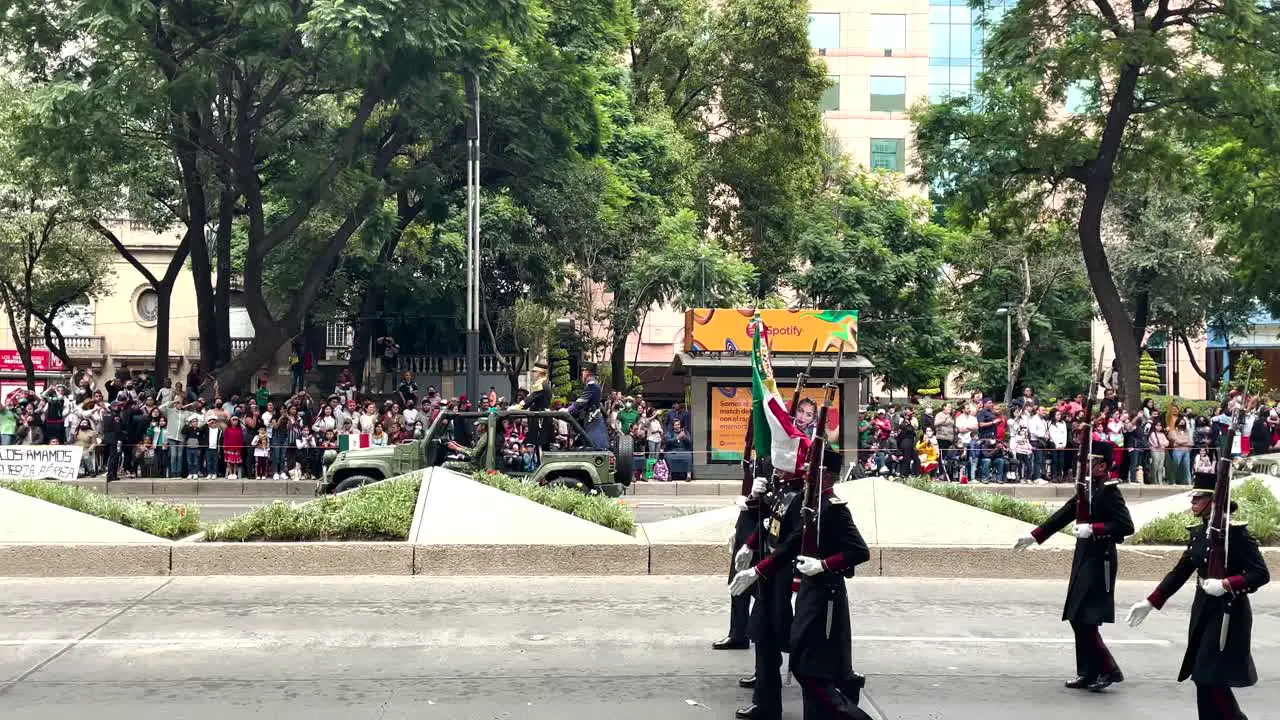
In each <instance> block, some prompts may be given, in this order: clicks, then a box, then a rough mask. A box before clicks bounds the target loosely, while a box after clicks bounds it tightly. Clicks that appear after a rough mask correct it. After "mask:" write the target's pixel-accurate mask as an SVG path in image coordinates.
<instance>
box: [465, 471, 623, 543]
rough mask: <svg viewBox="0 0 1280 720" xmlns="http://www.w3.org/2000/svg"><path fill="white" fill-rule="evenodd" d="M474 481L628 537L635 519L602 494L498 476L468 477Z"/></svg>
mask: <svg viewBox="0 0 1280 720" xmlns="http://www.w3.org/2000/svg"><path fill="white" fill-rule="evenodd" d="M472 477H473V478H475V479H476V481H478V482H482V483H484V484H485V485H488V486H490V487H495V488H497V489H499V490H502V491H503V492H508V493H511V494H512V495H519V496H520V497H522V498H525V499H526V500H532V501H534V502H536V503H538V504H539V505H546V506H547V507H549V508H554V509H556V510H559V511H560V512H563V513H568V514H570V515H573V516H574V517H579V518H582V519H583V520H586V521H587V522H593V523H595V524H596V525H600V526H602V527H607V528H609V529H610V530H617V531H618V532H620V533H624V534H627V535H632V534H634V533H635V530H636V517H635V515H634V514H632V512H631V508H629V507H627V505H626V503H624V502H623V501H622V500H621V499H617V500H615V499H612V498H609V497H606V496H604V495H587V494H585V493H583V492H580V491H578V490H573V489H571V488H566V487H549V486H543V485H532V484H526V483H523V482H521V481H519V480H517V479H516V478H513V477H510V476H508V475H503V474H502V473H487V472H481V473H475V474H474V475H472Z"/></svg>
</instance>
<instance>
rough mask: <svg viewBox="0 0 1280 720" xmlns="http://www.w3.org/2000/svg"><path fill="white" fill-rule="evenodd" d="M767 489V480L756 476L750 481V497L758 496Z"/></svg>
mask: <svg viewBox="0 0 1280 720" xmlns="http://www.w3.org/2000/svg"><path fill="white" fill-rule="evenodd" d="M768 490H769V480H768V479H767V478H762V477H758V478H756V479H755V480H752V481H751V497H760V496H761V495H764V494H765V492H767V491H768Z"/></svg>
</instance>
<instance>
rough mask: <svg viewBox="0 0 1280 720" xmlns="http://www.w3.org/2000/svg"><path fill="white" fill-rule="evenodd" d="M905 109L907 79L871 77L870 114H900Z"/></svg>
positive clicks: (884, 76) (883, 76)
mask: <svg viewBox="0 0 1280 720" xmlns="http://www.w3.org/2000/svg"><path fill="white" fill-rule="evenodd" d="M906 109H907V79H906V78H905V77H892V76H886V75H872V76H871V110H872V112H902V111H904V110H906Z"/></svg>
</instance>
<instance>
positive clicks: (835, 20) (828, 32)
mask: <svg viewBox="0 0 1280 720" xmlns="http://www.w3.org/2000/svg"><path fill="white" fill-rule="evenodd" d="M809 47H811V48H813V49H815V50H827V49H830V48H838V47H840V14H839V13H809Z"/></svg>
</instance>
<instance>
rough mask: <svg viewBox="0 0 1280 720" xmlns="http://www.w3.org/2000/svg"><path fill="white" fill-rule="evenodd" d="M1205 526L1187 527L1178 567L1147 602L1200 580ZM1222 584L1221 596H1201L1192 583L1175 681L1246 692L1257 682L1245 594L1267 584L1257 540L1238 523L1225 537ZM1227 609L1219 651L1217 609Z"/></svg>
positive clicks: (1205, 561)
mask: <svg viewBox="0 0 1280 720" xmlns="http://www.w3.org/2000/svg"><path fill="white" fill-rule="evenodd" d="M1206 526H1207V522H1206V523H1202V524H1200V525H1194V526H1192V527H1191V540H1190V541H1189V542H1188V543H1187V549H1186V550H1185V551H1183V553H1182V557H1181V558H1180V559H1179V560H1178V564H1177V565H1174V566H1173V570H1172V571H1171V572H1170V573H1169V574H1168V575H1166V576H1165V578H1164V580H1162V581H1161V582H1160V585H1159V587H1157V588H1156V591H1155V592H1154V593H1152V594H1151V596H1150V597H1149V598H1147V599H1148V601H1149V602H1150V603H1151V604H1152V605H1153V606H1155V607H1156V608H1160V607H1163V606H1164V603H1165V601H1166V600H1168V599H1169V597H1170V596H1172V595H1173V594H1174V593H1176V592H1177V591H1178V589H1179V588H1181V587H1182V586H1183V584H1184V583H1186V582H1187V580H1189V579H1190V578H1191V576H1192V575H1195V576H1196V577H1197V579H1198V580H1203V579H1204V578H1205V577H1206V571H1207V569H1208V566H1209V540H1208V537H1207V535H1206V533H1205V528H1206ZM1226 574H1227V582H1228V583H1230V585H1231V588H1232V591H1230V592H1228V593H1227V594H1226V595H1223V596H1222V597H1213V596H1211V595H1208V594H1207V593H1205V591H1204V590H1203V589H1202V588H1201V587H1200V584H1199V583H1198V582H1197V583H1196V597H1195V600H1194V601H1193V602H1192V604H1191V627H1190V630H1189V632H1188V634H1187V652H1186V655H1184V656H1183V658H1182V669H1181V670H1179V671H1178V680H1179V681H1182V680H1186V679H1187V678H1191V679H1192V681H1194V682H1197V683H1201V684H1206V685H1225V686H1227V687H1249V686H1251V685H1253V684H1255V683H1257V682H1258V672H1257V670H1255V669H1254V666H1253V655H1252V654H1251V653H1250V650H1249V644H1250V638H1251V635H1252V632H1253V611H1252V609H1250V607H1249V593H1252V592H1254V591H1256V590H1257V589H1258V588H1260V587H1262V586H1263V585H1266V584H1267V582H1269V581H1270V580H1271V574H1270V573H1269V572H1268V571H1267V563H1266V561H1265V560H1264V559H1263V557H1262V551H1261V550H1259V549H1258V541H1257V540H1254V539H1253V536H1252V535H1250V534H1249V529H1248V528H1247V527H1245V526H1244V525H1243V524H1241V525H1234V524H1233V525H1232V526H1231V529H1230V531H1229V533H1228V535H1227V573H1226ZM1227 607H1230V613H1231V620H1230V622H1229V623H1228V625H1227V645H1226V649H1225V650H1221V651H1220V650H1219V649H1218V645H1219V643H1220V633H1221V628H1222V613H1223V609H1224V608H1227Z"/></svg>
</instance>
